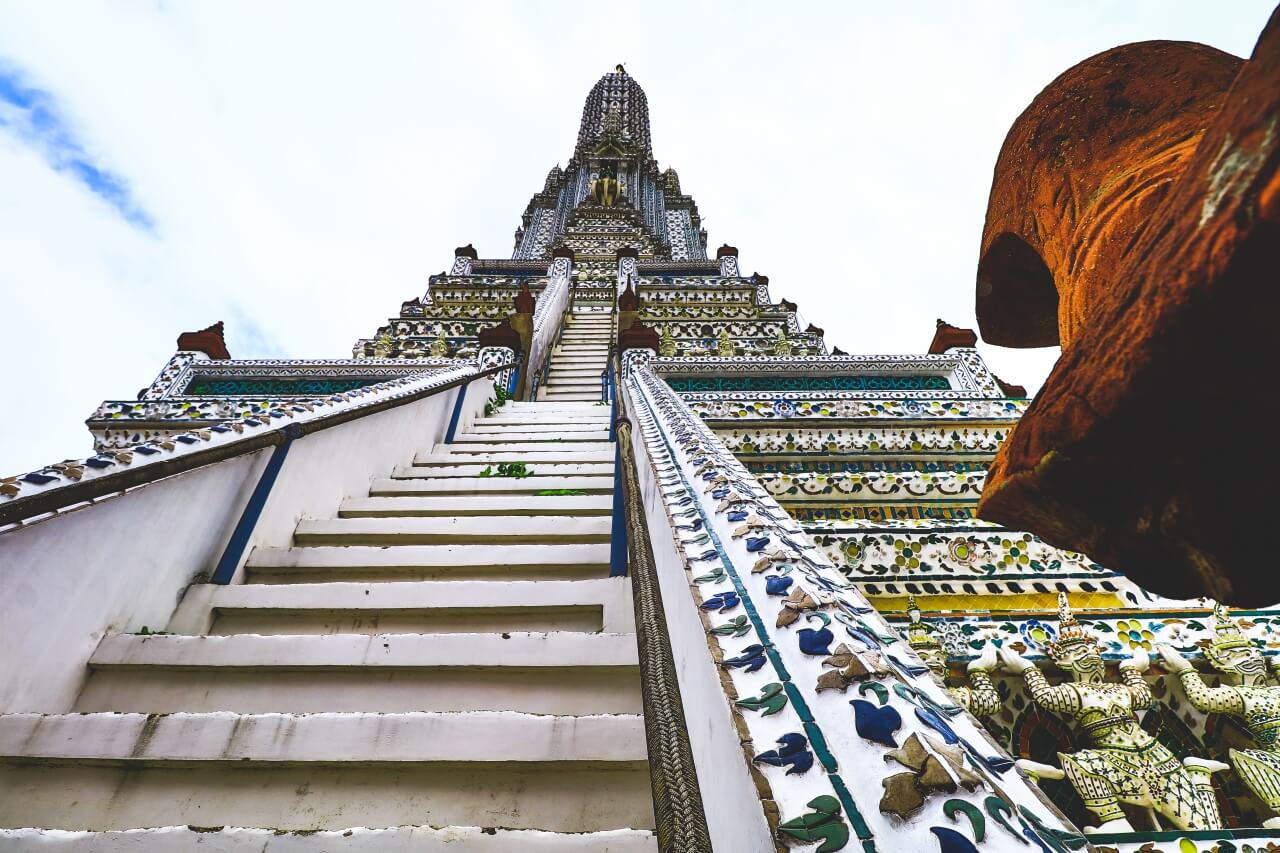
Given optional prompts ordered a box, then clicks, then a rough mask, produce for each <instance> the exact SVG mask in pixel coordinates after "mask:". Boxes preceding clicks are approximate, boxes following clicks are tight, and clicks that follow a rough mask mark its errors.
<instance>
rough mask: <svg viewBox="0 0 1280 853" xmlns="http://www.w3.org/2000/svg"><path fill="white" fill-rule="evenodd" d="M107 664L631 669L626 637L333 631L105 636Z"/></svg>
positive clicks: (100, 659)
mask: <svg viewBox="0 0 1280 853" xmlns="http://www.w3.org/2000/svg"><path fill="white" fill-rule="evenodd" d="M89 663H90V666H91V667H93V668H94V669H102V668H105V667H139V666H145V667H152V666H157V667H173V668H192V667H228V668H233V669H245V668H260V667H271V668H283V669H289V668H306V667H322V668H325V669H339V668H347V667H356V668H364V667H377V668H387V669H394V668H435V667H442V668H448V667H468V668H470V667H573V666H596V667H601V666H636V665H637V659H636V644H635V637H634V636H632V635H630V634H573V633H547V634H509V635H507V636H505V637H504V636H503V635H502V634H375V635H373V636H361V635H356V634H334V635H330V636H288V635H286V636H277V637H271V636H262V635H260V634H239V635H234V636H227V637H183V636H178V635H172V636H168V635H161V636H136V635H129V634H113V635H111V636H109V637H105V638H104V639H103V640H102V642H101V643H100V644H99V645H98V649H97V651H95V652H94V654H93V657H92V658H91V659H90V662H89Z"/></svg>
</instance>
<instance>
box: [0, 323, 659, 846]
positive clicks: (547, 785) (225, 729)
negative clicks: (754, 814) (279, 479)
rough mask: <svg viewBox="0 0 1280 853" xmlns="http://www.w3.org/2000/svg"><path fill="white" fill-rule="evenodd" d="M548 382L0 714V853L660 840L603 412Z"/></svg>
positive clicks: (592, 327) (588, 386) (590, 331)
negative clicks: (59, 705) (614, 526)
mask: <svg viewBox="0 0 1280 853" xmlns="http://www.w3.org/2000/svg"><path fill="white" fill-rule="evenodd" d="M602 316H604V315H602ZM606 322H607V318H606ZM574 326H575V327H576V329H577V332H578V334H574V335H572V336H571V335H570V332H571V331H573V329H570V330H567V331H566V335H565V340H566V344H567V345H572V346H574V347H578V346H584V344H583V343H581V342H582V341H583V340H587V339H590V340H593V341H594V340H595V339H596V335H597V333H598V332H599V331H600V330H602V329H603V330H604V332H605V334H607V326H601V325H600V324H599V322H598V321H596V320H594V319H587V320H575V323H574ZM579 335H584V336H588V337H579ZM593 346H594V345H593ZM573 352H574V353H575V354H573V355H569V356H564V355H561V356H558V357H557V362H556V366H558V365H559V364H560V362H561V361H562V360H563V359H565V358H566V357H567V358H569V359H570V360H571V361H573V362H575V363H578V362H580V363H583V364H586V363H588V360H589V359H590V361H589V363H590V365H591V367H586V368H581V369H583V370H591V369H594V365H595V364H596V363H597V362H596V361H595V360H594V359H595V350H594V349H591V350H590V354H589V355H581V356H579V355H577V354H576V350H574V351H573ZM601 352H603V350H601ZM599 363H600V364H603V358H601V360H600V362H599ZM554 376H555V372H554V368H553V377H554ZM552 382H553V383H554V384H553V385H551V386H550V387H549V388H548V389H547V391H548V394H547V397H548V402H539V403H508V404H507V405H505V406H503V407H502V408H501V409H500V410H499V412H498V413H497V414H495V415H494V416H492V417H489V418H484V419H482V420H480V421H478V422H477V423H476V425H475V427H474V428H473V429H472V431H471V432H469V433H466V434H459V435H458V436H457V437H456V440H455V441H454V442H452V443H449V444H442V445H438V446H436V447H435V448H434V449H433V450H432V452H431V453H428V454H425V455H420V456H419V457H418V458H416V459H412V460H407V464H405V465H404V466H402V467H400V468H397V469H396V470H395V471H393V472H390V473H391V476H390V477H387V478H385V479H375V480H373V482H372V486H371V488H370V490H369V495H368V496H367V497H359V498H353V499H349V500H347V501H345V502H344V503H343V504H342V506H341V507H340V508H339V509H338V512H337V517H336V518H332V519H314V520H313V519H304V520H302V521H300V522H299V524H298V526H297V530H296V533H295V536H294V544H293V546H292V547H289V548H258V549H256V550H255V551H254V552H253V553H252V554H251V555H250V557H249V561H248V565H247V567H246V576H245V582H244V583H241V584H234V585H229V586H214V585H198V586H196V587H193V588H192V589H191V590H190V591H189V592H188V594H187V595H186V597H185V598H184V600H183V601H182V604H181V605H180V607H179V609H178V611H177V613H176V615H175V616H174V618H173V620H172V623H171V624H170V625H169V626H168V630H169V631H170V632H171V633H169V634H160V635H145V636H142V635H112V636H108V637H106V638H104V639H103V640H102V642H101V644H100V645H99V647H98V649H97V651H96V652H95V653H94V655H93V657H92V659H91V660H90V663H89V666H90V670H91V672H90V675H89V679H88V681H87V683H86V685H85V687H84V689H83V691H82V693H81V695H80V697H79V699H78V700H77V703H76V706H75V708H74V709H73V712H72V713H68V714H62V715H40V714H11V715H5V716H2V717H0V790H3V791H4V792H5V793H4V796H3V797H0V827H7V828H9V829H6V830H0V850H3V851H11V850H23V851H25V850H32V851H36V850H39V851H64V850H76V851H110V853H116V851H119V853H126V851H127V853H137V852H138V851H146V853H153V851H154V853H160V851H166V852H167V851H180V850H209V851H218V853H224V851H225V852H226V853H229V851H236V853H239V851H246V853H247V851H253V853H264V851H265V853H292V851H299V852H301V851H307V853H319V851H335V852H336V851H370V853H372V851H379V853H382V851H392V853H394V851H400V850H405V851H409V850H413V851H437V850H439V851H446V850H447V851H458V853H498V851H524V850H531V851H540V850H548V851H551V850H554V851H584V853H585V851H593V853H596V852H598V851H610V852H611V853H640V851H652V850H656V841H655V838H654V835H653V832H652V829H653V812H652V804H651V799H650V788H649V773H648V764H647V761H646V753H645V738H644V727H643V720H642V717H641V699H640V685H639V674H638V668H637V656H636V642H635V633H634V632H635V628H634V623H633V615H632V609H631V599H630V587H629V585H628V582H627V580H626V579H625V578H610V577H609V576H608V565H609V531H610V512H611V501H612V497H611V496H612V492H613V488H614V483H613V462H612V460H613V449H612V445H611V444H610V443H609V441H608V416H609V410H608V409H607V408H605V407H601V406H596V405H594V403H584V402H565V401H566V400H570V401H572V400H576V399H578V398H579V396H578V395H579V391H578V389H577V384H576V383H572V382H571V383H569V384H567V385H566V384H564V381H563V380H562V381H560V382H557V381H556V379H554V378H553V380H552ZM582 384H583V386H584V388H583V390H582V391H581V399H592V400H594V399H596V398H598V396H599V377H598V370H597V371H596V374H595V376H594V378H588V379H587V380H584V382H583V383H582ZM566 389H568V390H566ZM588 391H589V393H588ZM513 464H514V465H516V466H517V467H516V469H515V470H512V469H511V468H510V467H506V468H503V469H501V470H500V469H499V465H504V466H512V465H513ZM520 464H523V466H524V467H523V469H522V470H521V469H520V468H519V467H518V466H519V465H520ZM514 473H524V474H527V476H501V474H514ZM23 827H41V828H42V829H22V828H23Z"/></svg>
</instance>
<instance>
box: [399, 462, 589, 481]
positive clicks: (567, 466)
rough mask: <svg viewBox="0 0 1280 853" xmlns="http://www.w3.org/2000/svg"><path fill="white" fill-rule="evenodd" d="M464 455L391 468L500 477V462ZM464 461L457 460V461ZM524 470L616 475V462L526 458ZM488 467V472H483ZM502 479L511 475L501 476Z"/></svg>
mask: <svg viewBox="0 0 1280 853" xmlns="http://www.w3.org/2000/svg"><path fill="white" fill-rule="evenodd" d="M466 461H467V460H465V459H455V460H454V463H455V464H453V465H422V466H417V465H400V466H398V467H396V468H395V469H393V470H392V472H391V476H392V477H393V478H395V479H397V480H398V479H404V478H412V477H480V476H493V477H498V472H497V466H495V465H492V464H488V463H482V462H477V463H474V464H465V463H466ZM459 462H461V463H464V464H457V463H459ZM524 462H525V463H526V467H525V470H526V471H528V472H529V476H530V477H535V478H536V477H586V476H591V475H602V476H609V477H612V476H613V462H612V461H610V462H535V461H534V460H532V459H525V460H524ZM485 469H488V470H489V474H485V475H482V473H481V472H483V471H484V470H485ZM499 479H512V478H502V477H499Z"/></svg>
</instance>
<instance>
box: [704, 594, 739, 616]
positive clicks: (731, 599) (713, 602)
mask: <svg viewBox="0 0 1280 853" xmlns="http://www.w3.org/2000/svg"><path fill="white" fill-rule="evenodd" d="M737 606H738V594H737V593H736V592H719V593H716V594H715V595H713V596H711V597H710V598H708V599H707V600H706V601H704V602H702V604H701V607H702V609H703V610H719V611H720V612H721V613H723V612H725V611H726V610H732V609H733V608H735V607H737Z"/></svg>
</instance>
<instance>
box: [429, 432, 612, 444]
mask: <svg viewBox="0 0 1280 853" xmlns="http://www.w3.org/2000/svg"><path fill="white" fill-rule="evenodd" d="M497 438H501V439H502V441H504V442H514V441H554V440H555V439H554V438H549V437H548V435H547V434H546V433H541V432H505V433H491V432H490V433H485V432H481V433H475V432H461V433H458V434H457V435H455V436H454V438H453V440H454V441H455V442H456V443H458V444H465V443H469V442H473V441H477V442H485V441H490V442H491V441H493V440H494V439H497ZM608 440H609V431H608V430H605V429H602V430H599V431H598V432H575V433H573V437H572V438H568V439H566V441H608Z"/></svg>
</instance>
